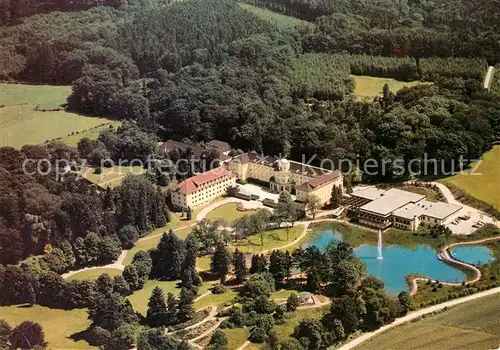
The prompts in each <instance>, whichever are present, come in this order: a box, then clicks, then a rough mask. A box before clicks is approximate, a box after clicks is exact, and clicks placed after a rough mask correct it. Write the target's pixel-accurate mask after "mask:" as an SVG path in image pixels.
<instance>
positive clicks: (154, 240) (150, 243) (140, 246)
mask: <svg viewBox="0 0 500 350" xmlns="http://www.w3.org/2000/svg"><path fill="white" fill-rule="evenodd" d="M173 226H174V225H172V224H170V223H169V224H168V225H166V226H164V227H162V228H158V229H156V230H154V231H153V232H152V233H151V234H150V235H148V236H146V237H144V238H145V239H144V240H140V241H137V242H136V243H135V246H134V247H133V248H131V249H129V251H128V253H127V256H126V257H125V260H124V261H123V264H124V265H125V266H127V265H130V264H131V263H132V259H133V258H134V255H135V253H137V252H138V251H141V250H143V251H145V252H147V251H148V250H150V249H152V248H156V246H157V245H158V243H159V242H160V240H161V236H162V235H163V233H164V232H168V230H170V228H172V227H173ZM190 232H191V228H185V229H182V230H179V231H175V234H176V235H177V236H178V237H179V238H181V239H184V238H186V237H187V235H188V234H189V233H190Z"/></svg>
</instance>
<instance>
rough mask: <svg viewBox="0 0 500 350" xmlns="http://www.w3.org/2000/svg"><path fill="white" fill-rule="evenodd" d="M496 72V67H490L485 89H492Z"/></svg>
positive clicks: (485, 80) (485, 79)
mask: <svg viewBox="0 0 500 350" xmlns="http://www.w3.org/2000/svg"><path fill="white" fill-rule="evenodd" d="M494 71H495V67H493V66H489V67H488V72H487V73H486V77H485V78H484V88H485V89H488V90H489V89H490V88H491V83H492V80H493V72H494Z"/></svg>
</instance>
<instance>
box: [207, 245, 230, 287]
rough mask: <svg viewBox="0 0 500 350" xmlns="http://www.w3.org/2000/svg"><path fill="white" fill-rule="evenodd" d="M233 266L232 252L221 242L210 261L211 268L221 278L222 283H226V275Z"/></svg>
mask: <svg viewBox="0 0 500 350" xmlns="http://www.w3.org/2000/svg"><path fill="white" fill-rule="evenodd" d="M230 267H231V253H230V252H229V250H228V249H227V247H226V245H225V244H223V243H219V244H218V245H217V248H216V249H215V252H214V254H213V255H212V260H211V261H210V270H211V272H212V273H213V274H215V275H216V276H217V277H219V279H220V283H221V284H225V283H226V276H227V274H228V273H229V269H230Z"/></svg>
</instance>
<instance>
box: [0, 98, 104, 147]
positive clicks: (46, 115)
mask: <svg viewBox="0 0 500 350" xmlns="http://www.w3.org/2000/svg"><path fill="white" fill-rule="evenodd" d="M109 122H110V120H109V119H105V118H96V117H85V116H82V115H78V114H75V113H68V112H66V111H53V112H42V111H37V110H35V106H33V105H27V106H24V105H23V106H13V107H4V108H0V130H2V138H1V139H0V146H11V147H15V148H20V147H21V146H23V145H26V144H41V143H44V142H46V141H50V140H53V139H58V138H61V137H66V136H68V135H70V134H71V133H74V132H83V131H85V130H88V129H92V128H95V127H97V126H100V125H103V124H108V123H109Z"/></svg>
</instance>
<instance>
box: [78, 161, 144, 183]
mask: <svg viewBox="0 0 500 350" xmlns="http://www.w3.org/2000/svg"><path fill="white" fill-rule="evenodd" d="M145 171H146V170H145V169H144V168H143V167H141V166H114V167H111V168H103V169H102V173H101V174H95V173H94V169H92V168H86V169H83V170H82V176H83V177H85V178H86V179H87V180H89V181H90V182H92V183H95V184H96V185H99V186H101V187H108V186H109V187H112V188H113V187H117V186H119V185H120V184H121V183H122V181H123V179H124V178H125V176H127V175H128V174H132V175H140V174H143V173H144V172H145Z"/></svg>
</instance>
